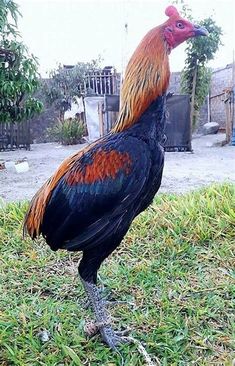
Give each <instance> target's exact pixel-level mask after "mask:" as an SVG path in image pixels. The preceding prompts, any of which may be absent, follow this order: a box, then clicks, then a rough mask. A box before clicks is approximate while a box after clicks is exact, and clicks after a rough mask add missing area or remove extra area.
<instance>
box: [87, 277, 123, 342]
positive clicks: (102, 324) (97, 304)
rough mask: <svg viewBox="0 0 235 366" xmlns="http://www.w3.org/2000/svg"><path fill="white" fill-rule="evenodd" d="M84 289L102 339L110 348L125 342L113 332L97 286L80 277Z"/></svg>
mask: <svg viewBox="0 0 235 366" xmlns="http://www.w3.org/2000/svg"><path fill="white" fill-rule="evenodd" d="M81 281H82V284H83V286H84V289H85V291H86V293H87V296H88V299H89V301H90V304H91V306H92V309H93V311H94V313H95V317H96V326H97V327H98V328H99V332H100V334H101V337H102V339H103V341H104V342H105V343H106V344H107V345H108V346H109V347H110V348H112V349H116V347H117V346H118V345H119V344H120V343H123V342H126V341H125V340H124V339H123V338H122V337H120V336H119V335H118V334H117V333H115V332H114V330H113V329H112V326H111V324H110V319H109V316H108V313H107V310H106V308H105V302H104V300H103V299H102V297H101V294H100V290H99V289H98V287H97V286H96V285H95V284H93V283H90V282H87V281H84V280H83V279H82V278H81Z"/></svg>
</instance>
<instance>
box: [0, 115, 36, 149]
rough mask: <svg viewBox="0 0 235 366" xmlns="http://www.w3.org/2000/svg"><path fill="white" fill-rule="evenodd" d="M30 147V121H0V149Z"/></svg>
mask: <svg viewBox="0 0 235 366" xmlns="http://www.w3.org/2000/svg"><path fill="white" fill-rule="evenodd" d="M19 148H23V149H26V150H29V149H30V123H29V121H24V122H18V123H3V122H0V150H1V151H4V150H13V149H19Z"/></svg>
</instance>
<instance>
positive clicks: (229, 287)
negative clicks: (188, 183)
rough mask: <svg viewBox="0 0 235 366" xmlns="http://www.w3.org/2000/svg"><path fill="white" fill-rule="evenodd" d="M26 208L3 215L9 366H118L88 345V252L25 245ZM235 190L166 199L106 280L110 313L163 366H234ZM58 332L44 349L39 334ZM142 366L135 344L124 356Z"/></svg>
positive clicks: (3, 321)
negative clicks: (82, 264) (84, 270)
mask: <svg viewBox="0 0 235 366" xmlns="http://www.w3.org/2000/svg"><path fill="white" fill-rule="evenodd" d="M26 208H27V204H25V203H19V204H9V205H7V206H6V207H3V208H2V209H1V210H0V241H1V252H0V294H1V295H0V365H1V366H10V365H20V366H28V365H32V366H38V365H45V366H54V365H57V366H63V365H66V366H73V365H90V366H98V365H99V366H102V365H106V366H115V365H120V356H119V355H118V354H114V353H112V352H111V351H110V350H109V349H108V348H107V347H105V346H104V345H103V344H102V343H101V341H100V338H99V337H98V336H95V337H94V338H92V339H87V338H86V337H85V335H84V331H83V327H84V318H85V317H87V316H88V315H90V312H89V310H84V309H83V306H82V304H83V302H84V293H83V289H82V287H81V284H80V282H79V281H77V264H78V262H79V258H80V257H79V254H78V253H76V254H73V255H71V254H68V253H66V252H60V253H53V252H51V251H50V249H49V248H48V247H47V246H46V245H45V244H44V242H43V240H42V239H40V240H38V241H37V242H34V243H32V242H31V241H30V240H29V239H27V240H26V241H23V240H22V234H21V225H22V220H23V217H24V212H25V210H26ZM234 254H235V186H233V185H229V184H224V185H213V186H211V187H209V188H206V189H202V190H199V191H196V192H193V193H190V194H187V195H184V196H174V195H160V196H158V197H157V198H156V200H155V202H154V203H153V204H152V206H151V207H150V208H149V209H148V210H146V211H145V212H144V213H143V214H141V215H140V216H139V217H138V218H137V219H136V220H135V221H134V223H133V225H132V228H131V230H130V231H129V232H128V234H127V236H126V238H125V241H124V242H123V243H122V245H121V246H120V247H119V248H118V250H117V251H116V252H115V253H114V254H113V255H112V256H111V257H110V258H109V259H108V260H106V262H105V264H104V265H103V266H102V268H101V270H100V275H101V278H102V280H103V282H104V283H105V285H107V287H109V288H110V289H112V293H113V294H114V296H115V297H117V298H119V299H122V300H125V299H128V300H130V301H134V302H135V304H136V307H135V309H134V310H133V309H130V308H129V307H128V306H127V305H122V306H118V307H115V308H112V309H110V311H111V314H112V316H113V318H114V319H113V322H114V324H115V326H116V328H118V327H121V326H123V327H124V326H127V327H130V328H131V329H132V335H133V336H134V337H135V338H137V339H139V340H140V341H142V342H143V343H144V344H145V346H146V349H147V351H148V352H149V354H150V355H151V357H152V358H153V359H154V358H155V357H157V359H158V360H159V361H160V364H161V365H163V366H164V365H177V366H178V365H179V366H182V365H200V366H202V365H226V366H229V365H231V362H232V359H233V357H234V354H233V351H234V348H233V346H234V343H233V342H234V324H235V319H234V309H235V306H234V305H235V304H234V299H235V273H234V267H235V260H234V259H235V258H234ZM41 330H47V331H48V332H50V339H49V341H47V342H44V343H42V342H41V340H40V339H39V336H38V333H39V332H40V331H41ZM120 351H121V353H122V355H123V358H124V359H125V365H126V366H142V365H144V360H143V358H142V356H141V355H140V354H139V353H138V352H137V350H136V346H135V345H125V346H122V347H121V349H120Z"/></svg>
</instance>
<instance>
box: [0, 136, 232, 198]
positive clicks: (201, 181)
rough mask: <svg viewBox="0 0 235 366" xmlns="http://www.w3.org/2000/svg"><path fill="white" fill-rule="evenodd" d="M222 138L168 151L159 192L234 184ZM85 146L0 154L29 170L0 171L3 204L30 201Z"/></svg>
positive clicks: (50, 145)
mask: <svg viewBox="0 0 235 366" xmlns="http://www.w3.org/2000/svg"><path fill="white" fill-rule="evenodd" d="M223 139H224V136H223V135H208V136H202V137H197V138H194V139H193V150H194V152H193V153H189V152H167V153H166V155H165V158H166V159H165V168H164V175H163V180H162V185H161V189H160V191H161V192H171V193H184V192H187V191H190V190H193V189H196V188H198V187H202V186H205V185H208V184H210V183H214V182H224V181H230V182H234V183H235V146H228V145H226V146H223V147H222V146H221V141H223ZM83 146H84V145H73V146H61V145H58V144H57V143H47V144H33V145H32V146H31V150H30V151H25V150H16V151H9V152H1V153H0V162H1V161H3V162H6V161H14V162H17V161H19V160H21V159H25V160H27V162H28V164H29V170H28V171H27V172H24V173H17V172H16V171H14V170H13V169H11V170H7V169H3V170H0V197H1V198H2V199H3V200H5V201H19V200H28V199H31V198H32V196H33V195H34V194H35V192H36V191H37V190H38V189H39V188H40V187H41V185H42V184H43V183H44V182H45V181H46V180H47V179H48V178H49V177H50V176H51V174H52V173H53V172H54V171H55V169H56V168H57V167H58V165H59V164H60V163H61V162H62V161H63V160H64V159H65V158H66V157H67V156H69V155H71V154H72V153H74V152H75V151H77V150H80V149H81V148H83Z"/></svg>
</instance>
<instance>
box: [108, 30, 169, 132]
mask: <svg viewBox="0 0 235 366" xmlns="http://www.w3.org/2000/svg"><path fill="white" fill-rule="evenodd" d="M168 54H169V50H168V47H167V46H166V42H165V41H164V40H163V34H162V30H161V27H156V28H154V29H152V30H151V31H150V32H148V33H147V35H146V36H145V37H144V39H143V40H142V42H141V43H140V44H139V46H138V47H137V49H136V50H135V52H134V54H133V55H132V57H131V59H130V61H129V63H128V65H127V68H126V73H125V78H124V81H123V85H122V89H121V107H120V112H119V116H118V120H117V123H116V125H115V126H114V128H113V130H112V132H114V133H115V132H122V131H124V130H126V129H128V128H130V127H131V126H133V125H134V124H135V123H136V122H137V121H138V120H139V119H140V117H141V116H142V115H143V113H144V112H145V111H146V110H147V109H148V107H149V106H150V104H151V103H152V102H153V101H154V100H156V98H158V97H159V96H162V95H163V94H164V93H165V91H166V89H167V87H168V84H169V78H170V70H169V60H168Z"/></svg>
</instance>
